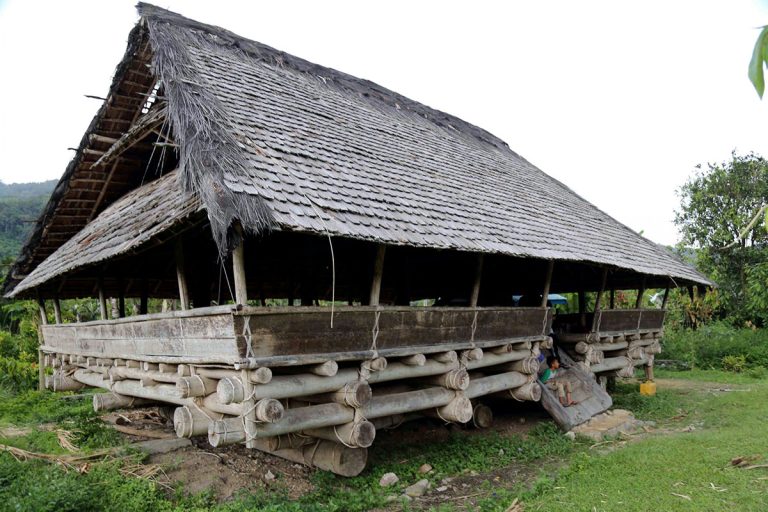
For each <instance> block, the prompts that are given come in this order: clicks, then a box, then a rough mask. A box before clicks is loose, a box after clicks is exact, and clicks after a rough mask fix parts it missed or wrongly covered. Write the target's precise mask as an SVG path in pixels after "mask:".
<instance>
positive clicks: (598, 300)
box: [595, 267, 608, 313]
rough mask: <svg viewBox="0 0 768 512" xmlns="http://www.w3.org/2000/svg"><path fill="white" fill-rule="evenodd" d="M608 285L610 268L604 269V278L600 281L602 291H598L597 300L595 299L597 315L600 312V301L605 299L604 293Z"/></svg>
mask: <svg viewBox="0 0 768 512" xmlns="http://www.w3.org/2000/svg"><path fill="white" fill-rule="evenodd" d="M606 284H608V268H607V267H606V268H604V269H603V278H602V280H601V281H600V289H599V290H598V291H597V298H596V299H595V313H597V312H598V311H600V301H602V299H603V293H604V292H605V285H606Z"/></svg>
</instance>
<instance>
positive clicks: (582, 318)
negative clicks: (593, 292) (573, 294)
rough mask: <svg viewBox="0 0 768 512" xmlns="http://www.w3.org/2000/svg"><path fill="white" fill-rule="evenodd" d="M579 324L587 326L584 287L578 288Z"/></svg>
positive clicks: (583, 326)
mask: <svg viewBox="0 0 768 512" xmlns="http://www.w3.org/2000/svg"><path fill="white" fill-rule="evenodd" d="M579 324H580V325H581V327H582V328H586V327H587V298H586V296H585V294H584V288H579Z"/></svg>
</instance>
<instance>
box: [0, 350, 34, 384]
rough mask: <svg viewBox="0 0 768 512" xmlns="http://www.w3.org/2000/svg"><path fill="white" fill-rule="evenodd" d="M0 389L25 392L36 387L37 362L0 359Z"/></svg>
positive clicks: (8, 358)
mask: <svg viewBox="0 0 768 512" xmlns="http://www.w3.org/2000/svg"><path fill="white" fill-rule="evenodd" d="M0 387H3V388H5V389H9V390H11V391H16V392H18V391H26V390H29V389H35V388H36V387H37V361H35V362H29V361H23V360H21V359H13V358H10V357H0Z"/></svg>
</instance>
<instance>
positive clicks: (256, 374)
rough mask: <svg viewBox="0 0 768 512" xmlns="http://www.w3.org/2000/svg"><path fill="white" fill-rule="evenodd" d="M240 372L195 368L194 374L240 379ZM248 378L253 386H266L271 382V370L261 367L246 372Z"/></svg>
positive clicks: (215, 377) (213, 377)
mask: <svg viewBox="0 0 768 512" xmlns="http://www.w3.org/2000/svg"><path fill="white" fill-rule="evenodd" d="M240 372H241V370H225V369H221V368H195V373H197V374H198V375H202V376H203V377H208V378H211V379H223V378H226V377H237V378H238V379H239V378H240V375H241V373H240ZM248 378H249V379H250V381H251V382H252V383H254V384H266V383H268V382H269V381H271V380H272V370H270V369H269V368H265V367H261V368H254V369H252V370H249V371H248Z"/></svg>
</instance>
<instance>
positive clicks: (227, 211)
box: [6, 4, 711, 291]
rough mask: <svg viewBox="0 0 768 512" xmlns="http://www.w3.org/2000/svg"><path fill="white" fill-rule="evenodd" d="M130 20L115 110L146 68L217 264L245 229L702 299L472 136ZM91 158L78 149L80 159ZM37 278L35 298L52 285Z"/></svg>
mask: <svg viewBox="0 0 768 512" xmlns="http://www.w3.org/2000/svg"><path fill="white" fill-rule="evenodd" d="M138 9H139V14H140V16H141V20H140V22H139V24H138V25H137V28H136V29H134V31H133V32H132V34H131V38H130V42H129V51H128V52H127V53H126V57H125V59H124V61H123V63H121V65H120V67H118V73H116V76H115V82H114V83H113V87H112V91H111V96H110V98H114V97H115V91H118V90H119V89H120V88H121V87H123V88H125V83H126V81H127V79H126V77H125V76H126V75H125V73H124V72H121V69H122V70H124V69H133V68H132V66H134V67H136V63H137V62H138V63H139V67H140V65H143V64H146V63H151V71H152V73H151V76H149V77H146V78H144V79H143V80H144V81H143V82H142V83H143V84H144V86H149V87H150V88H151V87H152V86H154V84H155V81H156V82H157V83H158V84H159V86H160V90H161V91H162V93H163V100H164V102H165V108H166V109H167V116H168V119H169V121H170V124H171V127H172V131H173V136H174V139H175V143H176V144H178V145H179V147H180V159H179V167H180V173H179V177H180V180H181V187H182V188H183V189H184V190H186V191H188V192H189V193H192V194H194V195H195V196H196V197H199V198H200V200H201V202H202V204H203V206H204V208H205V209H206V211H207V213H208V218H209V220H210V224H211V228H212V231H213V233H214V237H215V239H216V240H217V242H218V244H219V247H220V249H221V250H222V252H224V251H226V250H227V249H228V248H229V243H230V241H231V240H230V238H231V237H230V235H231V233H232V231H231V226H232V222H233V221H234V220H239V221H240V222H241V223H242V224H243V226H244V227H245V228H246V229H247V230H248V231H250V232H251V233H262V232H265V231H268V230H286V231H300V232H313V233H318V234H323V235H325V234H330V235H332V236H338V237H349V238H355V239H364V240H371V241H376V242H381V243H387V244H399V245H410V246H417V247H430V248H439V249H452V250H460V251H470V252H483V253H500V254H508V255H515V256H522V257H531V258H541V259H557V260H569V261H579V262H587V263H592V264H599V265H609V266H613V267H617V268H621V269H626V270H630V271H635V272H638V273H641V274H648V275H653V276H660V277H670V278H673V279H674V280H676V282H678V284H683V283H685V284H693V283H699V284H711V283H710V281H709V280H707V279H706V278H705V277H704V276H702V275H701V274H700V273H698V272H696V271H695V270H694V269H693V268H691V267H690V266H688V265H686V264H684V263H682V262H681V261H680V260H678V259H677V258H676V257H674V256H673V255H672V254H670V253H669V252H668V251H666V250H665V249H663V248H660V247H659V246H657V245H656V244H654V243H652V242H650V241H649V240H647V239H645V238H643V237H642V236H640V235H638V234H637V233H635V232H633V231H632V230H631V229H629V228H627V227H626V226H624V225H623V224H621V223H619V222H617V221H616V220H615V219H613V218H611V217H610V216H608V215H607V214H605V213H603V212H602V211H600V210H599V209H598V208H597V207H595V206H594V205H592V204H590V203H589V202H588V201H586V200H584V199H583V198H581V197H579V196H578V195H577V194H576V193H574V192H573V191H572V190H570V189H569V188H568V187H566V186H565V185H563V184H562V183H560V182H559V181H557V180H555V179H553V178H551V177H550V176H548V175H547V174H545V173H544V172H542V171H541V170H540V169H538V168H537V167H535V166H534V165H532V164H531V163H530V162H528V161H527V160H525V159H524V158H522V157H521V156H520V155H518V154H516V153H515V152H514V151H512V150H510V149H509V147H508V146H507V144H506V143H504V142H503V141H501V140H500V139H498V138H496V137H495V136H493V135H491V134H490V133H488V132H486V131H484V130H482V129H480V128H478V127H475V126H473V125H471V124H469V123H466V122H464V121H462V120H460V119H458V118H456V117H453V116H451V115H448V114H445V113H443V112H439V111H436V110H434V109H431V108H429V107H427V106H425V105H422V104H420V103H417V102H415V101H413V100H409V99H408V98H405V97H403V96H400V95H399V94H396V93H394V92H392V91H389V90H387V89H385V88H383V87H381V86H379V85H376V84H374V83H371V82H369V81H366V80H361V79H358V78H355V77H352V76H349V75H346V74H344V73H340V72H338V71H335V70H332V69H329V68H325V67H321V66H318V65H315V64H312V63H309V62H306V61H304V60H302V59H299V58H296V57H293V56H291V55H288V54H286V53H283V52H280V51H278V50H275V49H273V48H270V47H268V46H265V45H262V44H260V43H256V42H254V41H250V40H248V39H245V38H242V37H239V36H237V35H235V34H232V33H231V32H228V31H226V30H223V29H220V28H218V27H213V26H209V25H204V24H201V23H198V22H195V21H192V20H189V19H187V18H184V17H182V16H180V15H178V14H175V13H172V12H169V11H166V10H164V9H160V8H157V7H154V6H151V5H148V4H139V6H138ZM145 69H146V66H145ZM136 81H137V80H136V78H135V77H133V79H132V80H131V81H130V82H131V83H136ZM112 104H114V102H112V103H110V101H108V102H105V106H103V107H102V111H100V114H102V113H104V112H106V113H107V114H108V113H109V111H108V109H109V108H110V105H112ZM98 118H99V116H97V119H96V120H94V123H96V124H97V125H98V122H97V121H98ZM134 120H135V118H134ZM92 128H94V127H93V126H92ZM96 128H98V126H96ZM124 132H125V130H124V131H123V133H124ZM91 133H93V132H91ZM97 142H98V141H97ZM93 143H94V141H93V139H92V138H90V139H88V140H86V138H84V141H83V143H82V144H81V148H80V151H79V153H78V155H79V156H80V157H81V158H82V157H83V155H87V152H86V153H83V151H84V150H85V149H87V147H89V144H93ZM102 153H103V150H102ZM76 160H77V157H76ZM73 165H74V166H75V167H77V164H72V165H71V166H70V167H72V166H73ZM74 172H75V171H72V172H70V169H68V175H65V178H63V179H62V182H63V184H60V186H59V188H64V189H65V188H66V187H67V186H68V185H69V181H68V180H72V179H73V175H74ZM126 186H128V185H126ZM118 192H119V191H118ZM616 193H622V191H616ZM623 193H628V191H623ZM116 194H117V192H116ZM62 197H64V198H66V197H67V195H66V192H62V193H61V194H60V195H59V201H60V200H61V198H62ZM55 201H56V199H55V198H54V200H53V202H55ZM56 208H57V205H56V204H54V205H52V206H51V205H49V208H48V213H47V216H44V218H42V219H41V221H40V222H39V223H38V226H37V230H36V233H35V235H33V237H32V239H31V241H30V243H28V244H27V247H26V248H25V251H24V253H23V255H22V257H21V258H20V260H19V262H17V264H16V267H15V268H14V271H15V272H16V273H17V274H18V275H17V276H16V277H17V278H18V277H23V275H24V274H26V273H28V272H30V271H31V270H32V269H34V268H35V267H36V266H38V265H39V264H40V262H41V261H42V260H41V257H40V256H39V255H37V256H36V255H35V247H39V246H46V244H48V245H47V246H46V247H48V246H53V247H59V246H61V245H62V244H63V243H64V241H66V240H62V241H61V242H58V245H56V244H57V242H48V241H47V240H46V235H45V233H46V226H47V223H50V222H51V219H52V218H55V217H56V213H55V212H56ZM84 225H85V224H84V223H83V224H82V225H81V226H79V227H80V228H82V227H83V226H84ZM70 236H71V235H70ZM62 249H63V247H62ZM46 251H47V252H45V253H44V255H45V256H47V255H48V254H50V252H51V250H50V248H48V249H46ZM87 263H89V262H88V261H87V260H86V261H83V264H87ZM48 267H50V268H53V267H54V266H53V265H48ZM36 274H40V275H38V276H37V277H36V281H35V283H42V282H44V281H45V280H46V279H50V278H51V277H53V274H50V273H49V274H46V273H43V272H42V271H41V272H39V273H36ZM30 277H31V276H30ZM27 279H29V278H27ZM15 282H18V280H16V281H14V280H13V279H11V280H9V285H8V287H7V288H6V291H10V288H11V287H12V286H13V285H12V284H11V283H13V284H15ZM29 286H34V285H33V284H31V283H26V282H25V286H24V287H25V288H27V287H29ZM17 291H18V290H17Z"/></svg>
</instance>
